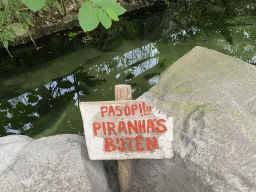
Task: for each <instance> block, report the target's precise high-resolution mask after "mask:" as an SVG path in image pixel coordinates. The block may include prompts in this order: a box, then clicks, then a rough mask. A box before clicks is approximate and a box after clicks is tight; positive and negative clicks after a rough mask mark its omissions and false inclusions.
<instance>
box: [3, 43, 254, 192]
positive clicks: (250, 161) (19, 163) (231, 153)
mask: <svg viewBox="0 0 256 192" xmlns="http://www.w3.org/2000/svg"><path fill="white" fill-rule="evenodd" d="M255 77H256V68H255V67H254V66H252V65H250V64H248V63H246V62H243V61H241V60H239V59H236V58H233V57H230V56H227V55H225V54H222V53H219V52H217V51H214V50H210V49H207V48H203V47H198V46H197V47H195V48H193V49H192V50H191V51H190V52H189V53H187V54H186V55H185V56H183V57H182V58H180V59H179V60H178V61H177V62H175V63H174V64H173V65H171V67H170V68H168V69H167V70H166V71H165V72H163V73H162V74H161V78H160V80H159V82H158V83H157V84H156V85H154V86H153V87H152V88H151V89H150V90H149V91H148V92H146V93H144V94H143V95H142V96H141V97H139V98H138V99H145V100H146V102H147V104H151V105H152V106H153V107H157V108H158V109H160V111H162V112H165V113H166V114H167V116H171V117H173V123H174V125H173V136H174V137H173V149H174V157H173V158H172V159H160V160H156V159H154V160H152V159H137V160H131V163H132V179H131V183H130V187H131V188H130V191H133V192H137V191H138V192H210V191H215V192H220V191H226V192H236V191H237V192H238V191H239V192H241V191H244V192H255V191H256V142H255V140H256V89H255V88H254V87H255V85H256V78H255ZM0 163H1V164H0V191H1V192H16V191H49V192H50V191H67V192H70V191H95V192H103V191H119V185H118V178H117V161H110V160H109V161H91V160H90V159H89V157H88V152H87V148H86V143H85V138H84V137H82V136H79V135H73V134H63V135H55V136H50V137H43V138H40V139H36V140H34V139H31V138H29V137H27V136H23V135H19V136H18V135H11V136H6V137H1V138H0Z"/></svg>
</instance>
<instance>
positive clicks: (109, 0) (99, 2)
mask: <svg viewBox="0 0 256 192" xmlns="http://www.w3.org/2000/svg"><path fill="white" fill-rule="evenodd" d="M92 2H93V6H94V7H96V6H100V7H102V8H103V9H105V10H107V9H111V10H113V11H114V12H115V13H116V14H117V15H122V14H123V13H125V11H126V9H124V8H123V7H121V6H120V5H118V4H116V3H115V1H113V0H104V1H103V0H92Z"/></svg>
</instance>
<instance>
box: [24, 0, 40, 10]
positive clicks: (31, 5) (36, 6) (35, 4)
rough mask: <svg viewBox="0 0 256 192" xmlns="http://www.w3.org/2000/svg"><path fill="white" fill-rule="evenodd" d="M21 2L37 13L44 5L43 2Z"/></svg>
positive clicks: (25, 0) (31, 0)
mask: <svg viewBox="0 0 256 192" xmlns="http://www.w3.org/2000/svg"><path fill="white" fill-rule="evenodd" d="M23 1H24V3H25V4H26V6H27V7H28V8H29V9H31V10H32V11H38V10H39V9H41V8H42V7H43V6H44V4H45V0H23Z"/></svg>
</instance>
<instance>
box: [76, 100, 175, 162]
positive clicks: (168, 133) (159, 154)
mask: <svg viewBox="0 0 256 192" xmlns="http://www.w3.org/2000/svg"><path fill="white" fill-rule="evenodd" d="M79 107H80V110H81V114H82V119H83V125H84V134H85V138H86V145H87V148H88V153H89V157H90V159H91V160H121V159H163V158H172V157H173V150H172V141H173V120H172V117H169V118H167V116H166V115H165V114H162V113H161V112H159V111H158V110H157V109H155V108H152V106H151V105H147V103H146V101H145V100H121V101H102V102H80V103H79Z"/></svg>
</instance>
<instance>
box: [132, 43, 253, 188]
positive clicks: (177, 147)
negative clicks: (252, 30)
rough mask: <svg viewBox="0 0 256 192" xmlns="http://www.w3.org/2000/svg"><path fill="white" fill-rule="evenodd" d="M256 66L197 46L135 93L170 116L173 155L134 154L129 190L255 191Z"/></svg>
mask: <svg viewBox="0 0 256 192" xmlns="http://www.w3.org/2000/svg"><path fill="white" fill-rule="evenodd" d="M255 77H256V68H255V67H254V66H253V65H250V64H248V63H246V62H243V61H242V60H240V59H237V58H233V57H230V56H227V55H225V54H222V53H219V52H217V51H214V50H211V49H207V48H203V47H199V46H196V47H194V48H193V49H192V50H191V51H190V52H189V53H187V54H186V55H185V56H183V57H182V58H180V59H179V60H178V61H177V62H175V63H174V64H173V65H171V66H170V67H169V68H168V69H167V70H166V71H165V72H164V73H162V74H161V78H160V80H159V81H158V83H157V84H156V85H155V86H153V87H152V88H151V89H150V90H149V91H148V92H146V93H144V94H143V95H141V96H140V97H139V98H138V99H145V100H146V101H147V102H148V104H152V106H153V107H157V108H158V109H159V110H160V111H163V112H165V113H166V114H167V116H171V117H173V136H174V137H173V149H174V158H172V159H163V160H133V161H134V165H133V177H132V183H131V184H132V188H131V191H140V192H143V191H145V192H146V191H157V192H160V191H161V192H163V191H166V192H167V191H168V192H169V191H173V192H185V191H189V192H200V191H202V192H203V191H205V192H206V191H207V192H208V191H216V192H217V191H218V192H219V191H226V192H231V191H232V192H235V191H237V192H238V191H239V192H242V191H244V192H245V191H246V192H255V191H256V88H255V85H256V78H255Z"/></svg>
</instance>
